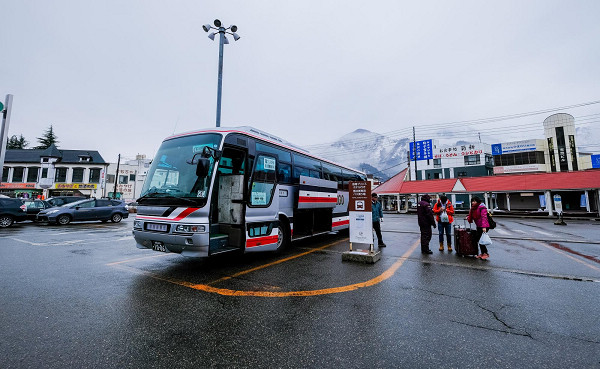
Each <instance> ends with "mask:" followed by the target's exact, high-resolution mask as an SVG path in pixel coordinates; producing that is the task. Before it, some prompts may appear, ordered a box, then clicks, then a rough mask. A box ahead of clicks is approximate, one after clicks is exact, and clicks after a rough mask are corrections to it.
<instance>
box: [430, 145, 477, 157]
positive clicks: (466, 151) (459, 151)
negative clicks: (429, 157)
mask: <svg viewBox="0 0 600 369" xmlns="http://www.w3.org/2000/svg"><path fill="white" fill-rule="evenodd" d="M480 154H483V145H482V144H469V145H458V146H448V147H440V148H438V149H435V154H434V155H433V158H434V159H441V158H453V157H459V156H467V155H480Z"/></svg>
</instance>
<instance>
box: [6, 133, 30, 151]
mask: <svg viewBox="0 0 600 369" xmlns="http://www.w3.org/2000/svg"><path fill="white" fill-rule="evenodd" d="M27 145H29V142H28V141H27V140H26V139H25V137H23V135H19V137H17V135H13V136H11V138H9V139H8V142H7V144H6V149H7V150H23V149H25V148H26V147H27Z"/></svg>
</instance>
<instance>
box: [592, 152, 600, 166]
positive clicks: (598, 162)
mask: <svg viewBox="0 0 600 369" xmlns="http://www.w3.org/2000/svg"><path fill="white" fill-rule="evenodd" d="M592 168H600V155H592Z"/></svg>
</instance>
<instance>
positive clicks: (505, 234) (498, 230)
mask: <svg viewBox="0 0 600 369" xmlns="http://www.w3.org/2000/svg"><path fill="white" fill-rule="evenodd" d="M493 231H494V232H498V233H500V234H501V235H504V236H508V235H509V234H510V232H507V231H505V230H503V229H498V228H496V229H494V230H493Z"/></svg>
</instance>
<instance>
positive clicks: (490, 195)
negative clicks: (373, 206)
mask: <svg viewBox="0 0 600 369" xmlns="http://www.w3.org/2000/svg"><path fill="white" fill-rule="evenodd" d="M406 174H407V171H406V170H403V171H402V172H400V173H398V174H397V175H396V176H394V177H392V178H391V179H390V180H388V181H387V182H385V183H383V184H381V185H380V186H379V187H377V188H375V189H374V190H373V192H375V193H377V194H378V195H383V199H385V200H390V199H391V201H390V203H395V206H392V208H395V209H396V210H399V209H401V208H404V209H406V210H408V208H409V206H410V204H409V203H410V202H412V203H413V207H414V203H415V202H416V195H418V194H431V195H437V194H446V195H448V196H449V197H451V198H452V201H453V203H455V204H458V205H459V206H458V207H459V208H460V207H461V206H460V205H461V204H463V205H464V206H463V207H468V204H469V202H470V197H471V196H472V195H478V196H480V197H481V198H483V199H485V202H486V204H487V205H488V207H490V205H491V207H493V208H494V209H496V210H500V211H502V210H506V211H511V210H512V211H514V210H528V211H546V212H548V213H549V215H552V214H553V211H554V210H553V200H555V199H554V197H555V196H556V195H560V197H561V203H562V205H563V211H565V212H567V211H569V212H572V211H575V212H577V211H579V212H588V213H590V212H592V213H597V212H598V209H599V208H600V170H586V171H576V172H559V173H533V174H510V175H499V176H489V177H470V178H449V179H433V180H420V181H407V180H406ZM394 197H395V199H394ZM401 197H403V200H404V201H402V200H401ZM384 205H385V204H384ZM511 205H512V207H511ZM384 207H385V206H384ZM387 210H393V209H390V208H389V207H388V208H387Z"/></svg>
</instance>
